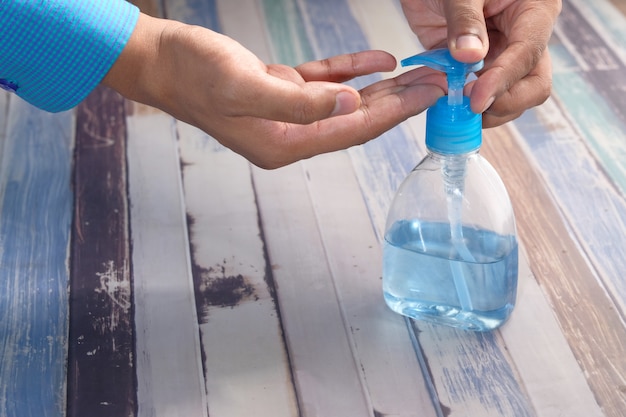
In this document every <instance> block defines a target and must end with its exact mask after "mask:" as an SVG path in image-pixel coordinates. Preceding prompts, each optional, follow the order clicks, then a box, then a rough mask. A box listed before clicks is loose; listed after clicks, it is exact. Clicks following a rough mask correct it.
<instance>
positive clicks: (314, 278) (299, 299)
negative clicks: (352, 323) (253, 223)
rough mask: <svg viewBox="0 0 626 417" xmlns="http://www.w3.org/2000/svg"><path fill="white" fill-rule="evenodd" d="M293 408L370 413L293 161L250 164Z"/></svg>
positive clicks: (304, 412)
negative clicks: (278, 165) (277, 165)
mask: <svg viewBox="0 0 626 417" xmlns="http://www.w3.org/2000/svg"><path fill="white" fill-rule="evenodd" d="M253 178H254V187H255V189H256V191H257V199H258V204H259V210H260V213H261V221H262V227H263V233H264V236H265V241H266V242H267V250H268V256H269V259H270V261H271V263H272V266H273V276H274V282H275V283H276V287H277V292H278V300H279V306H280V311H281V317H282V322H283V328H284V330H285V337H286V339H287V342H288V347H289V355H290V358H291V364H292V369H293V375H294V379H295V381H296V387H297V395H298V400H299V404H300V413H301V414H300V415H301V416H303V417H313V416H343V415H350V416H355V417H356V416H372V415H373V408H372V407H371V404H369V401H368V398H367V396H366V394H365V392H364V391H363V387H362V381H361V376H360V371H359V365H358V364H357V363H356V362H355V359H354V357H353V352H352V346H351V341H350V340H349V338H348V336H347V334H346V329H345V327H344V319H343V311H342V308H341V306H340V304H339V302H338V300H337V294H336V288H335V286H334V283H333V280H332V273H331V271H330V270H329V266H328V263H327V258H326V253H325V248H324V246H323V242H322V241H321V238H320V234H319V233H320V232H319V229H318V224H317V222H316V219H315V213H314V211H313V207H312V206H311V200H310V198H309V195H308V191H307V185H306V179H305V175H304V172H303V171H302V166H301V164H299V163H296V164H292V165H290V166H288V167H285V168H282V169H280V170H277V171H263V170H260V169H254V170H253Z"/></svg>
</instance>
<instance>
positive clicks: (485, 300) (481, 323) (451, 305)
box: [383, 220, 518, 331]
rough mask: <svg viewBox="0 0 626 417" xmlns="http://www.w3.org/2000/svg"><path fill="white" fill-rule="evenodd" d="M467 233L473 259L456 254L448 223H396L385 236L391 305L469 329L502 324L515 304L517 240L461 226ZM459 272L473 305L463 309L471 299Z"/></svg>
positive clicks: (385, 283)
mask: <svg viewBox="0 0 626 417" xmlns="http://www.w3.org/2000/svg"><path fill="white" fill-rule="evenodd" d="M463 238H464V242H465V247H466V248H467V250H469V251H470V252H471V254H472V258H473V260H472V261H467V260H466V259H464V258H466V257H464V256H463V255H462V254H459V253H458V252H459V251H458V244H457V245H456V247H455V244H454V243H453V241H452V237H451V230H450V224H449V223H428V222H421V221H417V220H401V221H398V222H396V223H395V224H394V225H393V226H392V227H391V228H390V230H389V231H388V232H387V234H386V236H385V248H384V258H383V293H384V297H385V301H386V303H387V305H388V306H389V307H390V308H391V309H392V310H394V311H395V312H397V313H400V314H403V315H405V316H408V317H412V318H415V319H418V320H424V321H427V322H431V323H436V324H444V325H448V326H452V327H457V328H462V329H467V330H476V331H487V330H492V329H495V328H497V327H499V326H500V325H502V324H503V323H504V322H505V321H506V320H507V319H508V318H509V316H510V314H511V311H512V310H513V307H514V305H515V297H516V289H517V272H518V246H517V240H516V239H515V237H514V236H502V235H498V234H495V233H493V232H490V231H485V230H476V229H473V228H468V227H464V228H463ZM453 271H456V272H454V273H453ZM459 273H462V277H463V280H464V284H465V289H464V291H466V296H468V297H469V300H470V301H471V303H470V305H471V310H468V309H467V308H464V307H466V305H467V300H466V301H465V302H462V300H459V292H458V288H457V284H458V279H459V276H458V274H459ZM454 274H456V281H457V282H456V283H455V275H454Z"/></svg>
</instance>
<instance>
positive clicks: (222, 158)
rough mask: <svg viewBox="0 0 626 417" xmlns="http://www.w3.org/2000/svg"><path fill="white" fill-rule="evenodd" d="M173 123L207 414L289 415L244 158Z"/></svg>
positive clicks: (282, 351)
mask: <svg viewBox="0 0 626 417" xmlns="http://www.w3.org/2000/svg"><path fill="white" fill-rule="evenodd" d="M177 125H178V134H179V138H180V139H179V143H180V148H181V167H182V172H183V179H184V180H183V181H184V182H183V185H184V189H185V207H186V210H187V219H188V227H189V234H190V237H189V239H190V246H191V261H192V270H193V273H194V288H195V295H196V306H197V310H198V314H199V317H198V319H199V322H200V335H201V340H202V347H203V352H204V356H203V359H204V362H203V365H204V372H205V378H206V386H207V395H208V407H209V413H210V414H211V415H218V416H239V415H255V414H258V415H271V416H276V417H289V416H296V415H297V414H298V404H297V401H296V393H295V387H294V384H293V380H292V376H291V367H290V359H289V357H288V355H287V350H286V346H285V342H284V339H283V328H282V325H281V320H280V311H279V310H278V307H277V303H276V299H275V297H276V288H275V286H274V282H273V276H272V267H271V265H270V264H269V260H268V259H267V254H266V252H265V250H266V246H265V242H264V240H263V236H264V233H263V230H262V229H261V228H260V224H259V213H258V210H257V205H256V195H255V191H254V187H253V184H252V178H251V172H250V164H249V163H248V161H246V160H245V159H243V158H242V157H241V156H239V155H236V154H234V153H233V152H231V151H229V150H227V149H225V148H223V147H222V146H221V145H219V144H218V143H217V142H216V141H215V140H214V139H212V138H210V137H208V136H207V135H206V134H204V133H202V132H201V131H199V130H198V129H195V128H192V127H191V126H189V125H185V124H183V123H178V124H177Z"/></svg>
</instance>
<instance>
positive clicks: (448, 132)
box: [401, 49, 483, 154]
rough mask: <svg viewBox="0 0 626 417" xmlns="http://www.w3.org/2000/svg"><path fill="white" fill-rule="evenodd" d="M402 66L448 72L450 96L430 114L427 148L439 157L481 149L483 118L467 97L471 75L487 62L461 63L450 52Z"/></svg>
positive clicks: (412, 59) (433, 52)
mask: <svg viewBox="0 0 626 417" xmlns="http://www.w3.org/2000/svg"><path fill="white" fill-rule="evenodd" d="M401 65H402V66H403V67H406V66H408V65H426V66H428V67H431V68H434V69H436V70H439V71H442V72H445V73H446V75H447V77H448V96H446V97H442V98H440V99H439V100H438V101H437V103H436V104H435V105H434V106H433V107H431V108H430V109H428V111H427V113H426V146H427V147H428V148H429V149H431V150H433V151H435V152H439V153H444V154H461V153H467V152H471V151H473V150H476V149H478V148H480V145H481V144H482V116H481V115H480V114H476V113H474V112H472V110H471V108H470V105H469V98H467V97H464V96H463V86H464V85H465V80H466V79H467V75H468V74H470V73H472V72H475V71H478V70H480V69H481V68H482V67H483V61H479V62H475V63H471V64H467V63H464V62H460V61H457V60H456V59H454V58H453V57H452V55H451V54H450V51H448V50H447V49H434V50H431V51H426V52H423V53H421V54H418V55H414V56H412V57H409V58H406V59H403V60H402V61H401Z"/></svg>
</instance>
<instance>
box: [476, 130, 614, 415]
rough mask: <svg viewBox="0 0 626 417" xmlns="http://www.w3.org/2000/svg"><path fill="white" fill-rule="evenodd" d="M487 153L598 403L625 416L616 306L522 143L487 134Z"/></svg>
mask: <svg viewBox="0 0 626 417" xmlns="http://www.w3.org/2000/svg"><path fill="white" fill-rule="evenodd" d="M496 132H497V134H496ZM483 153H484V154H485V155H486V156H487V157H488V158H489V160H490V161H492V163H493V164H494V166H495V167H496V168H497V169H498V171H499V172H500V175H501V176H502V177H503V179H504V180H505V182H506V184H507V188H508V189H509V193H510V194H511V196H512V200H513V204H514V208H515V213H516V216H517V221H518V227H519V230H520V238H521V240H522V242H523V243H524V245H525V247H526V248H527V251H528V256H529V258H530V265H531V268H532V271H533V274H534V275H535V277H536V279H537V280H538V282H539V283H540V285H541V287H542V288H543V290H544V291H545V292H546V294H547V295H548V297H549V299H550V301H551V304H552V306H553V309H554V313H555V314H556V316H557V319H558V320H559V323H560V326H561V329H562V331H563V333H564V335H565V337H566V339H567V340H568V342H569V345H570V347H571V349H572V351H573V352H574V354H575V356H576V359H577V360H578V362H579V363H580V366H581V367H582V369H583V372H584V374H585V376H586V377H587V379H588V381H589V385H590V387H591V389H592V391H593V393H594V395H595V398H596V401H597V402H598V404H599V405H600V407H601V408H602V410H603V412H604V413H605V414H606V416H609V417H618V416H621V415H622V413H623V410H624V409H626V396H625V395H624V388H623V387H624V386H625V384H624V376H625V375H626V368H625V367H626V361H624V357H623V353H624V352H626V329H625V328H624V324H623V321H622V320H621V318H620V316H619V314H618V313H617V310H616V308H615V306H614V304H613V302H612V300H611V299H610V298H609V297H608V296H607V293H606V291H605V290H604V289H603V288H602V287H601V286H600V285H598V280H597V278H596V273H595V271H593V270H592V269H590V267H589V263H588V262H587V260H586V259H585V258H584V257H583V256H581V254H580V251H579V246H578V242H577V241H576V240H575V239H572V236H571V234H570V232H569V230H568V226H567V225H566V224H564V223H563V219H562V217H561V215H560V212H559V208H558V206H556V205H555V202H554V199H553V198H552V197H551V196H550V194H549V193H548V192H547V190H546V187H545V185H544V181H543V179H542V178H541V177H540V176H538V175H537V173H536V171H535V170H534V169H533V166H532V165H531V164H528V163H527V162H525V161H527V155H526V154H525V153H524V151H523V150H522V148H521V147H520V145H519V143H518V141H516V140H515V139H514V138H513V136H512V135H510V134H508V133H507V131H506V130H505V129H498V130H497V131H493V130H489V131H486V134H485V145H484V146H483ZM529 190H532V192H530V191H529Z"/></svg>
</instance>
